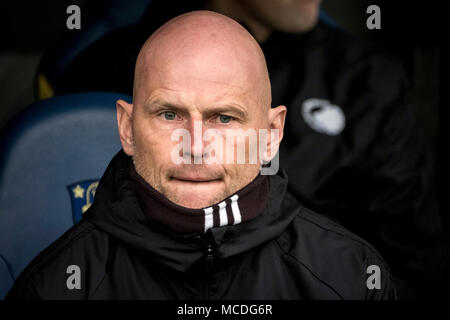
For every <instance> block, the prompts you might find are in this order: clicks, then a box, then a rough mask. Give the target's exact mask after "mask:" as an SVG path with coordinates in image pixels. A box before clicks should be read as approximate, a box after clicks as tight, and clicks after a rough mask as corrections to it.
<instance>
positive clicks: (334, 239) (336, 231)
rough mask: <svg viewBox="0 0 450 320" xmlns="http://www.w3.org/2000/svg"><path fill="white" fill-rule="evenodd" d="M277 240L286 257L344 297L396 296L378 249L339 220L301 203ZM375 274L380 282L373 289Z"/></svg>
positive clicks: (386, 267)
mask: <svg viewBox="0 0 450 320" xmlns="http://www.w3.org/2000/svg"><path fill="white" fill-rule="evenodd" d="M278 243H279V245H280V248H281V250H282V251H283V252H284V254H285V255H286V258H287V259H289V260H291V261H292V262H295V264H296V265H297V266H298V267H299V268H301V269H302V270H306V271H307V272H308V273H309V275H310V277H311V278H312V279H314V280H315V281H317V282H321V283H322V284H323V286H325V287H327V288H328V289H329V290H331V291H333V292H334V294H335V295H337V296H338V297H340V298H341V299H371V298H375V299H376V298H394V297H395V289H394V286H393V281H392V278H391V273H390V270H389V267H388V265H387V264H386V262H385V261H384V259H383V258H382V257H381V255H380V254H379V253H378V251H377V250H376V249H375V248H374V247H373V246H372V245H370V244H369V243H368V242H367V241H365V240H363V239H362V238H360V237H359V236H357V235H356V234H354V233H352V232H350V231H348V230H347V229H345V228H344V227H342V226H341V225H339V224H338V223H336V222H334V221H332V220H330V219H328V218H326V217H324V216H322V215H319V214H317V213H314V212H313V211H311V210H309V209H307V208H305V207H302V206H301V209H300V210H299V212H298V214H297V215H296V217H295V218H294V220H293V221H292V223H291V225H290V227H289V228H288V229H287V230H286V232H285V233H284V234H283V235H282V236H281V237H280V238H278ZM375 273H376V274H377V276H379V277H380V278H379V280H380V283H379V285H378V283H377V284H376V288H371V279H370V277H371V275H373V274H375ZM368 281H369V282H370V283H369V282H368ZM378 287H379V288H378Z"/></svg>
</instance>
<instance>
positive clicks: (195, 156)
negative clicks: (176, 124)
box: [188, 118, 206, 164]
mask: <svg viewBox="0 0 450 320" xmlns="http://www.w3.org/2000/svg"><path fill="white" fill-rule="evenodd" d="M188 130H189V133H190V135H191V146H190V154H189V155H188V156H190V157H191V163H194V164H201V163H202V161H204V158H205V157H206V155H205V154H204V153H205V145H204V141H203V125H202V121H201V120H199V119H194V118H193V119H191V120H190V121H189V129H188ZM188 151H189V150H188Z"/></svg>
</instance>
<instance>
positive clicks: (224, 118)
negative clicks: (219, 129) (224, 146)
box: [219, 115, 233, 123]
mask: <svg viewBox="0 0 450 320" xmlns="http://www.w3.org/2000/svg"><path fill="white" fill-rule="evenodd" d="M231 119H233V117H230V116H225V115H220V116H219V121H220V123H229V122H230V121H231Z"/></svg>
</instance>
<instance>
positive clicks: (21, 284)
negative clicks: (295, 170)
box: [6, 151, 396, 299]
mask: <svg viewBox="0 0 450 320" xmlns="http://www.w3.org/2000/svg"><path fill="white" fill-rule="evenodd" d="M130 163H131V161H130V158H129V157H128V156H126V155H125V154H124V153H123V152H122V151H121V152H120V153H119V154H118V155H117V156H116V157H115V158H114V159H113V161H112V162H111V164H110V165H109V167H108V168H107V170H106V172H105V174H104V176H103V177H102V179H101V181H100V184H99V186H98V188H97V192H96V196H95V201H94V204H93V205H92V206H91V208H90V209H89V210H88V211H87V212H86V213H85V215H84V217H83V219H82V220H81V221H80V222H79V223H78V224H76V225H75V226H73V227H72V228H71V229H70V230H68V231H67V232H66V233H65V234H64V235H63V236H61V238H59V239H58V240H57V241H56V242H54V243H53V244H52V245H51V246H50V247H48V248H47V249H46V250H44V251H43V252H42V253H41V254H39V256H38V257H36V258H35V259H34V260H33V261H32V263H31V264H30V265H28V266H27V268H26V269H25V270H24V271H23V273H22V274H21V275H20V276H19V278H18V279H17V281H16V282H15V284H14V286H13V288H12V289H11V290H10V292H9V293H8V295H7V297H6V299H393V298H395V294H396V293H395V289H394V286H393V284H392V282H391V278H390V273H389V270H388V268H387V266H386V264H385V263H384V261H383V259H382V258H381V257H380V256H379V254H378V253H377V252H376V251H375V249H374V248H373V247H371V246H370V245H369V244H367V243H366V242H365V241H364V240H362V239H360V238H359V237H357V236H356V235H354V234H352V233H350V232H349V231H347V230H345V229H344V228H342V227H341V226H339V225H337V224H335V223H333V222H331V221H330V220H328V219H327V218H325V217H323V216H320V215H317V214H315V213H313V212H311V211H310V210H308V209H306V208H304V207H302V206H301V205H300V204H299V203H298V202H297V201H296V200H295V199H294V198H293V197H292V196H291V195H290V194H289V193H288V192H287V191H286V186H287V179H286V177H285V176H284V175H283V174H280V175H275V176H270V180H269V200H268V204H267V206H266V208H265V209H264V211H263V212H262V213H261V214H260V215H258V216H257V217H256V218H254V219H252V220H249V221H247V222H243V223H241V224H237V225H231V226H223V227H215V228H212V229H209V230H208V231H207V232H206V234H203V233H189V234H177V233H174V232H171V231H170V230H169V229H168V228H165V227H164V226H163V225H159V224H157V223H155V222H154V221H151V220H150V219H149V216H148V215H144V213H143V212H142V210H141V207H140V205H139V202H138V199H137V196H136V193H135V189H133V187H132V186H131V183H130V176H129V169H130V168H129V166H130ZM208 246H211V248H212V251H211V252H210V253H209V254H207V253H206V248H207V247H208ZM72 265H76V266H78V267H79V270H80V275H81V278H80V279H81V280H80V284H81V286H80V289H76V288H75V289H72V290H70V289H68V286H67V281H68V279H69V277H70V276H71V275H72V273H71V272H69V273H67V268H68V267H69V266H72ZM370 265H376V266H378V267H379V268H380V276H381V278H380V279H381V280H380V281H381V282H380V284H381V288H380V289H376V288H375V289H368V287H367V279H368V278H369V277H370V276H371V274H372V272H369V273H368V269H367V268H368V266H370ZM69 271H70V270H69ZM369 282H370V281H369Z"/></svg>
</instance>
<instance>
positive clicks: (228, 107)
mask: <svg viewBox="0 0 450 320" xmlns="http://www.w3.org/2000/svg"><path fill="white" fill-rule="evenodd" d="M152 106H158V107H157V108H156V110H154V111H156V112H157V111H159V110H161V109H168V110H173V111H176V112H178V113H180V114H188V113H189V112H188V108H187V107H185V106H183V105H177V104H174V103H170V102H167V101H164V100H160V99H155V100H152V101H149V102H147V103H146V104H145V105H144V107H145V110H149V111H151V112H153V110H152V109H153V108H152ZM202 113H203V114H205V115H206V116H211V115H214V114H219V113H231V114H232V115H235V116H237V117H240V118H241V119H242V120H246V119H248V113H247V111H245V110H243V108H242V107H239V106H236V105H232V104H225V105H219V106H213V107H210V108H207V109H206V110H204V111H203V112H202Z"/></svg>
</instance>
